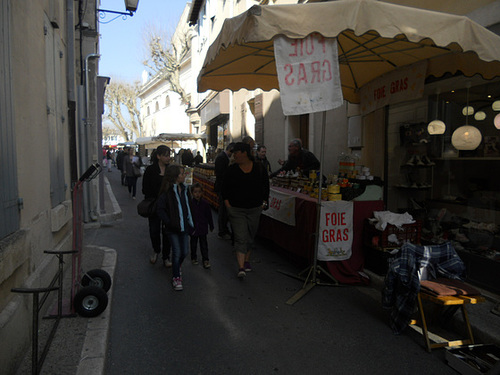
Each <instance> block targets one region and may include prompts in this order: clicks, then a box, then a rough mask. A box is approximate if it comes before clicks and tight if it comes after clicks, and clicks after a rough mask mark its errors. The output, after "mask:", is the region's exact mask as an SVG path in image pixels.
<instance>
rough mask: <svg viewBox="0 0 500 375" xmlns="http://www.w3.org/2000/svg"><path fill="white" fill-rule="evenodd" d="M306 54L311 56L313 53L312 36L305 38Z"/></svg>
mask: <svg viewBox="0 0 500 375" xmlns="http://www.w3.org/2000/svg"><path fill="white" fill-rule="evenodd" d="M306 53H307V54H308V55H312V54H313V53H314V37H313V36H312V35H310V36H308V37H307V38H306Z"/></svg>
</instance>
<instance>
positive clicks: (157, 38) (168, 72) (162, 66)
mask: <svg viewBox="0 0 500 375" xmlns="http://www.w3.org/2000/svg"><path fill="white" fill-rule="evenodd" d="M145 39H146V46H147V51H146V54H147V59H146V60H145V61H144V62H143V64H144V66H146V67H148V68H149V69H150V70H151V71H152V72H153V73H154V75H160V77H161V78H163V79H165V80H166V81H167V82H168V83H169V84H170V89H171V90H172V91H173V92H175V93H177V94H179V95H180V97H181V101H182V103H184V104H188V103H189V101H190V100H189V95H188V94H187V93H186V91H185V90H184V88H183V87H182V86H181V84H180V71H181V64H182V62H183V61H184V59H185V58H186V57H187V56H188V55H189V53H190V51H191V33H190V29H185V30H183V31H178V32H177V33H176V34H175V35H174V37H172V38H169V37H168V36H167V34H166V33H165V32H163V31H160V30H159V29H155V28H152V27H151V28H150V30H149V31H148V32H147V33H146V37H145Z"/></svg>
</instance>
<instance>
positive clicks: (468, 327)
mask: <svg viewBox="0 0 500 375" xmlns="http://www.w3.org/2000/svg"><path fill="white" fill-rule="evenodd" d="M461 307H462V316H463V317H464V322H465V325H466V326H467V332H468V333H469V339H470V343H471V344H474V336H473V334H472V327H471V326H470V322H469V315H468V314H467V309H466V308H465V304H464V305H462V306H461Z"/></svg>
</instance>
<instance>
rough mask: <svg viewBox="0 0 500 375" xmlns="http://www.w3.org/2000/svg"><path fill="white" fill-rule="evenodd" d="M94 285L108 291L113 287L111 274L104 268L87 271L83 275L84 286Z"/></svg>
mask: <svg viewBox="0 0 500 375" xmlns="http://www.w3.org/2000/svg"><path fill="white" fill-rule="evenodd" d="M89 285H94V286H98V287H99V288H101V289H103V290H104V291H105V292H107V291H108V290H109V289H110V288H111V276H109V273H107V272H106V271H104V270H100V269H95V270H90V271H87V272H85V275H83V277H82V286H89Z"/></svg>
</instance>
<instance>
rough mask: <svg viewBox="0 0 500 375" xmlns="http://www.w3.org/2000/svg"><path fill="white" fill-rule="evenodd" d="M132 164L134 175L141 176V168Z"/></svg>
mask: <svg viewBox="0 0 500 375" xmlns="http://www.w3.org/2000/svg"><path fill="white" fill-rule="evenodd" d="M132 166H133V167H134V176H135V177H141V176H142V172H141V168H140V167H138V166H136V165H135V164H132Z"/></svg>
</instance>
